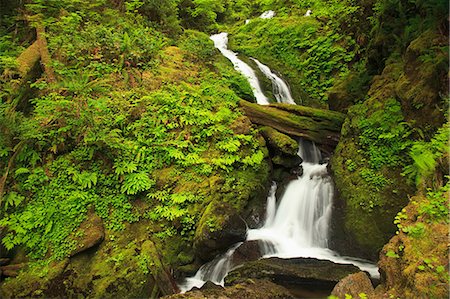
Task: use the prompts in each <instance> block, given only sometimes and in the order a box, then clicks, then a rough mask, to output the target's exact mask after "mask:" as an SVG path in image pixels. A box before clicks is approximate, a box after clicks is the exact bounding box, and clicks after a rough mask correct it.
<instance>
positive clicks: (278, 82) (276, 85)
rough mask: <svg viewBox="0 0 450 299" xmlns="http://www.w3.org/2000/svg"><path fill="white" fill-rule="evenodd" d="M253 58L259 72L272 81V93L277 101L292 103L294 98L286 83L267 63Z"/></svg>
mask: <svg viewBox="0 0 450 299" xmlns="http://www.w3.org/2000/svg"><path fill="white" fill-rule="evenodd" d="M250 59H251V60H253V61H254V62H255V63H256V65H257V66H258V68H259V69H260V70H261V72H262V73H263V74H264V76H266V77H267V78H268V79H270V81H271V82H272V89H273V95H274V96H275V99H276V100H277V102H278V103H286V104H294V105H295V102H294V99H293V98H292V96H291V91H290V90H289V87H288V85H287V84H286V82H284V81H283V80H282V79H281V78H280V77H278V76H277V75H275V74H274V73H273V72H272V71H271V70H270V68H269V67H268V66H267V65H264V64H262V63H261V62H259V61H258V60H257V59H255V58H250Z"/></svg>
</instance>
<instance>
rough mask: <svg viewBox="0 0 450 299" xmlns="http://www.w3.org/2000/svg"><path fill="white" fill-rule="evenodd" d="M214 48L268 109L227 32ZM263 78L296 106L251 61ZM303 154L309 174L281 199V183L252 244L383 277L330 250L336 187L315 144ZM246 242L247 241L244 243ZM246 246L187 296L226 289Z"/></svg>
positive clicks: (283, 87)
mask: <svg viewBox="0 0 450 299" xmlns="http://www.w3.org/2000/svg"><path fill="white" fill-rule="evenodd" d="M211 39H212V40H213V41H214V45H215V46H216V48H218V50H219V51H220V52H221V53H222V54H223V55H224V56H225V57H227V58H228V59H229V60H230V61H231V62H232V63H233V65H234V67H235V69H236V70H237V71H239V72H240V73H241V74H243V75H244V76H245V77H246V78H247V79H248V81H249V83H250V85H251V87H252V90H253V92H254V94H255V98H256V101H257V103H258V104H261V105H267V104H269V103H270V101H269V99H268V98H267V97H266V96H265V95H264V92H263V90H262V89H261V87H260V84H259V81H258V78H257V76H256V73H255V71H254V70H253V69H252V68H251V67H250V66H249V65H248V64H246V63H245V62H243V61H242V60H240V59H239V58H238V55H237V54H236V53H234V52H232V51H231V50H229V49H228V48H227V43H228V36H227V33H220V34H216V35H213V36H211ZM250 59H251V60H253V61H254V62H255V64H256V66H257V67H258V68H259V69H260V71H261V72H262V74H264V76H266V77H267V78H268V79H269V80H270V81H271V82H272V87H273V88H272V89H273V95H274V98H275V100H276V102H278V103H287V104H294V105H295V102H294V100H293V98H292V96H291V93H290V90H289V87H288V85H287V84H286V83H285V82H284V81H283V80H282V79H281V78H280V77H278V76H277V75H276V74H275V72H273V71H272V70H270V68H269V67H267V66H266V65H264V64H262V63H261V62H259V61H258V60H256V59H254V58H250ZM298 155H299V156H300V157H301V158H302V160H303V162H302V164H301V166H302V168H303V174H302V175H301V176H299V177H297V178H296V179H294V180H292V181H291V182H289V184H288V185H287V187H286V190H285V191H284V193H283V195H282V197H281V198H280V199H279V200H278V201H277V199H276V196H275V194H276V189H277V185H276V184H275V183H273V184H272V187H271V189H270V192H269V195H268V197H267V205H266V219H265V222H264V225H263V226H262V227H261V228H258V229H250V230H248V232H247V240H246V242H247V241H255V240H257V241H258V244H260V251H261V255H262V257H280V258H293V257H304V258H307V257H311V258H317V259H323V260H330V261H333V262H336V263H342V264H353V265H355V266H357V267H359V268H360V269H361V270H364V271H367V272H368V273H369V274H370V275H371V276H372V277H373V278H378V277H379V273H378V268H377V267H376V266H375V265H374V264H372V263H370V262H367V261H363V260H360V259H357V258H352V257H344V256H340V255H339V254H338V253H336V252H334V251H333V250H331V249H329V248H328V242H329V225H330V222H331V217H332V201H333V196H334V186H333V182H332V179H331V177H330V176H329V174H328V172H327V164H326V163H322V161H323V159H322V155H321V152H320V151H319V149H318V148H317V147H316V146H315V144H314V143H312V142H309V141H304V140H299V151H298ZM244 243H245V242H244ZM242 244H243V243H238V244H235V245H233V246H232V247H231V248H230V249H228V251H227V252H226V253H224V254H222V255H221V256H218V257H216V258H215V259H214V260H212V261H210V262H208V263H206V264H204V265H203V266H202V267H201V268H200V269H199V270H198V271H197V273H196V274H195V275H194V276H193V277H189V278H186V279H185V281H184V282H182V283H181V284H180V289H181V291H182V292H186V291H188V290H190V289H192V288H193V287H201V286H203V284H204V283H205V282H206V281H212V282H213V283H215V284H219V285H222V286H223V285H224V279H225V277H226V275H227V274H228V273H229V271H231V270H232V269H233V268H235V267H236V266H238V265H235V264H233V258H232V257H233V254H234V253H235V252H236V250H237V249H238V248H239V247H240V246H241V245H242Z"/></svg>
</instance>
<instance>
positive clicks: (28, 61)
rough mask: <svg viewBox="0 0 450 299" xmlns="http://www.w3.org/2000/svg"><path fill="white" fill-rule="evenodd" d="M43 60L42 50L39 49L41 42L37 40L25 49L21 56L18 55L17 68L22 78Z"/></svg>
mask: <svg viewBox="0 0 450 299" xmlns="http://www.w3.org/2000/svg"><path fill="white" fill-rule="evenodd" d="M40 60H41V52H40V51H39V42H37V41H35V42H34V43H33V44H32V45H31V46H29V47H28V48H26V49H25V51H23V52H22V53H21V54H20V55H19V57H17V59H16V61H17V68H18V70H19V74H20V76H21V77H22V78H27V77H28V73H30V72H31V70H32V69H33V67H34V65H35V64H36V63H38V62H39V61H40Z"/></svg>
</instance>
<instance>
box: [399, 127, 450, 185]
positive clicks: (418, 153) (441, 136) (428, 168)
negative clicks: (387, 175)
mask: <svg viewBox="0 0 450 299" xmlns="http://www.w3.org/2000/svg"><path fill="white" fill-rule="evenodd" d="M448 136H449V123H446V124H444V126H443V127H442V128H440V129H439V130H438V131H437V133H436V134H435V135H434V136H433V138H432V139H431V140H430V141H429V142H426V141H422V140H419V141H415V142H414V143H413V144H412V147H411V149H410V151H409V155H410V157H411V159H412V161H413V163H412V164H409V165H406V166H405V167H404V171H403V175H405V176H406V177H407V178H408V179H410V180H411V181H413V182H415V183H416V186H420V185H421V184H423V183H425V181H426V180H429V179H430V178H431V177H432V176H433V175H434V173H435V170H436V168H437V166H438V164H439V161H440V160H441V159H442V158H443V157H444V156H445V155H447V156H448V154H449V146H448Z"/></svg>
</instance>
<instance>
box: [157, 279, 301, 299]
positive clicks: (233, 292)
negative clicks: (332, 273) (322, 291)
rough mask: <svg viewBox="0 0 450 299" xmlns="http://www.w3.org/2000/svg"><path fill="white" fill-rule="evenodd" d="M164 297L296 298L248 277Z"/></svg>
mask: <svg viewBox="0 0 450 299" xmlns="http://www.w3.org/2000/svg"><path fill="white" fill-rule="evenodd" d="M163 298H164V299H205V298H211V299H213V298H214V299H247V298H252V299H253V298H255V299H256V298H258V299H293V298H296V297H294V296H293V295H292V294H290V292H289V291H288V290H287V289H285V288H284V287H282V286H279V285H277V284H274V283H272V282H270V281H268V280H258V279H248V280H246V281H244V282H242V283H240V284H237V285H234V286H230V287H225V288H222V287H221V286H217V285H214V286H213V284H208V286H207V287H202V288H201V289H200V290H199V289H195V290H192V291H189V292H187V293H184V294H176V295H172V296H167V297H163Z"/></svg>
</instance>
